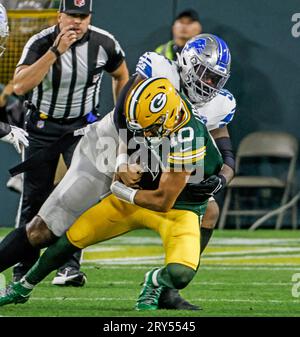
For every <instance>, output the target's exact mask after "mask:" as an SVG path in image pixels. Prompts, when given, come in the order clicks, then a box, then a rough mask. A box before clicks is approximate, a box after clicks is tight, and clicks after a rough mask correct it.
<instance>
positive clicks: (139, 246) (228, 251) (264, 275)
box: [0, 229, 300, 317]
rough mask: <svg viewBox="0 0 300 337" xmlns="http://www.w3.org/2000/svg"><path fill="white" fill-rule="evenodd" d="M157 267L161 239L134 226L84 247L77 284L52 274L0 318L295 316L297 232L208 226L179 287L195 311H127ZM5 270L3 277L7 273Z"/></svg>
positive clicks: (299, 267)
mask: <svg viewBox="0 0 300 337" xmlns="http://www.w3.org/2000/svg"><path fill="white" fill-rule="evenodd" d="M6 233H7V230H5V229H1V230H0V237H3V236H4V235H5V234H6ZM162 264H163V250H162V247H161V241H160V238H159V237H158V236H157V235H156V234H155V233H153V232H151V231H147V230H141V231H135V232H132V233H129V234H127V235H125V236H122V237H119V238H116V239H114V240H111V241H108V242H105V243H102V244H99V245H95V246H92V247H90V248H88V249H86V250H85V252H84V261H83V264H82V270H83V271H84V272H85V273H86V274H87V276H88V283H87V285H86V286H85V287H84V288H70V287H68V288H59V287H55V286H52V285H51V284H50V282H51V279H52V277H53V274H52V275H50V276H49V277H48V278H47V279H46V280H45V281H44V282H43V283H41V284H40V285H39V286H38V287H37V288H36V289H35V291H34V292H33V295H32V297H31V298H30V300H29V301H28V302H27V303H26V304H23V305H10V306H6V307H1V308H0V316H15V317H16V316H17V317H19V316H26V317H27V316H31V317H38V316H39V317H41V316H43V317H53V316H54V317H65V316H72V317H74V316H77V317H87V316H90V317H91V316H98V317H100V316H105V317H114V316H119V317H130V316H135V317H138V316H147V317H167V316H172V317H175V316H183V317H193V316H199V317H207V316H252V317H266V316H300V297H296V296H298V292H299V296H300V274H299V275H296V276H294V281H293V275H294V274H296V273H300V235H299V232H297V231H288V230H281V231H275V230H260V231H256V232H248V231H236V230H231V231H229V230H227V231H215V234H214V237H213V239H212V240H211V242H210V244H209V247H208V248H207V250H206V251H205V254H204V256H203V257H202V261H201V266H200V269H199V271H198V274H197V276H196V277H195V278H194V280H193V281H192V283H191V284H190V285H189V286H188V287H187V288H186V289H184V290H183V291H182V295H183V296H184V297H185V298H186V299H188V300H189V301H190V302H192V303H195V304H198V305H200V306H201V307H202V308H203V310H201V311H196V312H191V311H170V310H158V311H155V312H137V311H135V310H134V305H135V301H136V298H137V296H138V294H139V291H140V283H141V282H142V280H143V276H144V274H145V272H146V271H148V270H149V269H151V268H152V267H154V266H161V265H162ZM4 275H5V277H6V280H7V281H9V280H10V275H11V271H6V272H5V273H4ZM2 279H3V277H2ZM296 281H297V282H299V284H297V282H296ZM292 290H293V295H294V296H293V295H292Z"/></svg>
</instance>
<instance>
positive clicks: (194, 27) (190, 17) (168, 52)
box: [155, 9, 202, 61]
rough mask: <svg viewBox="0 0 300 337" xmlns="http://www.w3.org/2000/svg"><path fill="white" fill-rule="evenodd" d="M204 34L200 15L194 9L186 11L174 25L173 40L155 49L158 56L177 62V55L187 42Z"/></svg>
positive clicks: (178, 16)
mask: <svg viewBox="0 0 300 337" xmlns="http://www.w3.org/2000/svg"><path fill="white" fill-rule="evenodd" d="M201 32H202V26H201V23H200V20H199V16H198V13H197V12H196V11H195V10H193V9H186V10H184V11H183V12H181V13H179V14H178V15H177V16H176V18H175V20H174V22H173V25H172V36H173V39H172V40H170V41H168V42H167V43H165V44H162V45H160V46H159V47H157V48H156V49H155V51H156V52H157V53H158V54H161V55H164V56H165V57H167V58H168V59H170V60H173V61H176V60H177V55H176V53H180V52H181V51H182V49H183V47H184V45H185V44H186V42H187V41H188V40H189V39H190V38H192V37H194V36H196V35H198V34H201Z"/></svg>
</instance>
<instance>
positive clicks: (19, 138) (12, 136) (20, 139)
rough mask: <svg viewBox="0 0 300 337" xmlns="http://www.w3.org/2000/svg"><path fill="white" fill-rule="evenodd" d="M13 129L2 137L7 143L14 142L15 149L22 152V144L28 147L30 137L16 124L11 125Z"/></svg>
mask: <svg viewBox="0 0 300 337" xmlns="http://www.w3.org/2000/svg"><path fill="white" fill-rule="evenodd" d="M10 127H11V131H10V133H9V134H8V135H6V136H4V137H2V138H1V140H3V141H4V142H6V143H10V144H13V146H14V147H15V149H16V150H17V152H18V153H21V148H22V145H23V146H25V147H27V146H28V145H29V142H28V139H27V138H26V137H28V133H27V132H26V131H25V130H23V129H21V128H18V127H16V126H13V125H11V126H10Z"/></svg>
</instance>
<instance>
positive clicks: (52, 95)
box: [17, 25, 125, 118]
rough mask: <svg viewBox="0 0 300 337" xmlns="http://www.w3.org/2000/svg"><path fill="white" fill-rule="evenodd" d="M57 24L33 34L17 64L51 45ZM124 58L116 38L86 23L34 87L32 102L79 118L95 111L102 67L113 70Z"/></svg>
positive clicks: (27, 62) (30, 61)
mask: <svg viewBox="0 0 300 337" xmlns="http://www.w3.org/2000/svg"><path fill="white" fill-rule="evenodd" d="M58 34H59V28H58V26H57V25H56V26H53V27H50V28H47V29H44V30H42V31H41V32H39V33H38V34H36V35H34V36H32V37H31V38H30V39H29V41H28V42H27V44H26V45H25V47H24V49H23V53H22V56H21V59H20V61H19V63H18V65H17V67H19V66H21V65H31V64H33V63H35V62H36V61H37V60H38V59H40V58H41V57H42V56H43V55H44V54H45V53H46V52H47V51H48V49H49V48H50V47H51V46H52V45H53V43H54V41H55V39H56V37H57V35H58ZM124 58H125V54H124V51H123V50H122V48H121V47H120V45H119V43H118V41H117V40H116V39H115V38H114V37H113V36H112V35H111V34H110V33H108V32H107V31H105V30H103V29H99V28H97V27H94V26H89V29H88V31H87V33H86V34H85V35H84V36H83V38H82V39H81V40H79V41H76V42H75V43H74V44H73V45H72V46H71V47H70V48H69V49H68V50H67V51H66V52H65V53H64V54H62V55H61V56H60V57H59V58H58V59H57V61H56V62H55V63H54V64H53V65H52V67H51V68H50V70H49V72H48V73H47V75H46V76H45V78H44V79H43V81H42V82H41V83H40V84H39V85H38V86H37V87H36V88H34V89H33V95H32V103H33V104H34V105H35V106H36V107H37V109H38V111H41V112H43V113H45V114H47V115H49V116H51V117H53V118H78V117H81V116H84V115H86V114H88V113H89V112H92V111H96V110H97V109H98V106H99V93H100V85H101V79H102V75H103V70H105V71H107V72H109V73H111V72H113V71H115V70H116V69H117V68H118V67H119V66H120V64H121V63H122V62H123V60H124Z"/></svg>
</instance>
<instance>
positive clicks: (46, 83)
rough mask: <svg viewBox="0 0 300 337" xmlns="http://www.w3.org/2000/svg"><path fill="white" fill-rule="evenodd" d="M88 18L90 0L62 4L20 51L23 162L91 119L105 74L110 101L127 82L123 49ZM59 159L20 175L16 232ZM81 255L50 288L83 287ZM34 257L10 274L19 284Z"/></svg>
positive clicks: (48, 185) (45, 191)
mask: <svg viewBox="0 0 300 337" xmlns="http://www.w3.org/2000/svg"><path fill="white" fill-rule="evenodd" d="M91 13H92V0H61V2H60V7H59V13H58V24H57V25H56V26H53V27H50V28H47V29H44V30H42V31H41V32H40V33H38V34H36V35H34V36H32V37H31V38H30V39H29V41H28V42H27V44H26V45H25V47H24V49H23V53H22V56H21V59H20V61H19V63H18V65H17V68H16V71H15V76H14V91H15V93H16V94H17V95H24V94H27V93H29V92H31V101H30V102H29V112H28V114H27V118H26V120H27V122H26V130H27V132H28V134H29V147H28V148H27V149H26V150H25V159H27V158H29V157H30V156H31V155H33V154H34V153H35V152H36V151H38V150H40V149H45V148H46V147H49V146H50V145H51V144H53V142H55V141H57V140H58V139H59V138H60V137H61V136H62V135H63V134H65V133H66V132H69V131H72V130H75V129H78V128H81V127H84V126H85V125H86V124H87V123H89V122H93V121H94V120H95V119H96V118H95V113H96V112H97V109H98V105H99V92H100V84H101V79H102V74H103V71H104V70H105V71H106V72H108V73H109V74H110V75H111V76H112V81H113V96H114V99H116V98H117V97H118V95H119V93H120V91H121V89H122V88H123V86H124V84H125V83H126V82H127V80H128V69H127V66H126V63H125V55H124V52H123V50H122V48H121V47H120V45H119V43H118V42H117V40H115V38H114V37H113V36H112V35H111V34H109V33H108V32H107V31H105V30H102V29H99V28H97V27H94V26H92V25H90V21H91ZM75 147H76V143H75V144H73V145H72V146H70V147H69V148H66V149H64V150H63V151H62V155H63V158H64V161H65V163H66V165H67V167H69V165H70V162H71V158H72V154H73V150H74V149H75ZM58 159H59V156H57V157H56V158H55V159H53V160H51V161H47V162H46V163H44V165H42V166H41V167H37V168H36V169H35V170H32V171H29V172H26V173H25V174H24V185H23V192H22V197H21V200H20V208H19V214H18V221H17V226H18V227H24V230H26V229H25V225H26V223H28V222H30V221H31V220H32V218H33V217H34V216H35V215H36V214H37V212H38V210H39V209H40V207H41V206H42V204H43V203H44V201H45V200H46V199H47V197H48V196H49V194H50V193H51V192H52V190H53V188H54V177H55V171H56V168H57V163H58ZM74 198H76V195H74ZM80 255H81V254H78V255H77V256H75V255H74V256H73V258H72V259H71V260H70V261H69V262H68V263H67V264H66V265H64V266H62V267H61V268H60V269H59V270H58V272H57V274H56V277H55V278H54V280H53V282H52V283H53V284H57V285H74V286H82V285H84V283H85V280H86V278H85V275H84V274H83V273H82V272H80V271H79V268H80ZM38 257H39V250H38V249H32V248H29V249H28V252H27V254H26V256H24V260H23V261H22V263H19V264H18V265H17V266H15V268H14V271H13V273H14V280H19V279H20V278H21V277H22V276H23V275H24V274H25V273H26V272H27V270H28V269H29V268H30V267H31V266H32V265H33V264H34V263H35V261H36V259H37V258H38Z"/></svg>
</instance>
